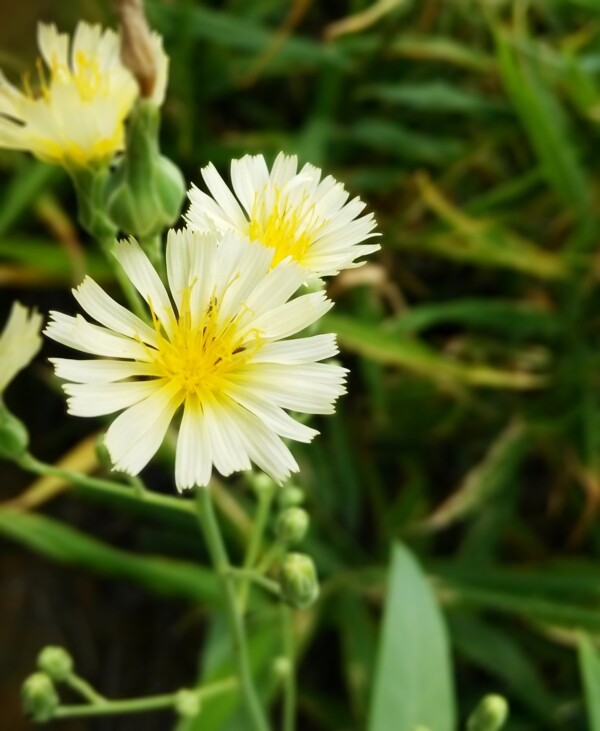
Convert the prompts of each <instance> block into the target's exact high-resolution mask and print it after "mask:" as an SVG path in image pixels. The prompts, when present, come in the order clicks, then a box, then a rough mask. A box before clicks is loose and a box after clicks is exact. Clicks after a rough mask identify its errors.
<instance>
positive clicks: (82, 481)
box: [19, 454, 195, 515]
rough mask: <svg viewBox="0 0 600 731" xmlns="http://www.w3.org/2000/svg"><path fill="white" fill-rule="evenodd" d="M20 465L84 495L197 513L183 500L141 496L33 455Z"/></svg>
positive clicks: (112, 483)
mask: <svg viewBox="0 0 600 731" xmlns="http://www.w3.org/2000/svg"><path fill="white" fill-rule="evenodd" d="M19 465H20V466H21V467H22V468H23V469H25V470H28V471H29V472H33V473H34V474H36V475H49V476H52V477H60V478H62V479H63V480H66V481H67V482H70V483H71V484H73V485H75V486H76V487H77V488H79V489H80V490H81V492H83V493H90V494H92V495H99V494H100V495H109V496H111V497H115V498H118V499H119V500H129V501H131V502H137V503H139V502H144V503H148V504H149V505H155V506H157V507H161V508H167V509H168V510H176V511H177V512H179V513H186V514H187V515H193V514H194V513H195V509H194V505H193V503H192V502H191V501H188V500H184V499H182V498H175V497H170V496H169V495H160V494H159V493H156V492H151V491H150V490H147V491H145V492H144V493H143V495H140V492H139V490H138V489H136V488H132V487H131V486H130V485H125V484H123V483H119V482H111V481H110V480H102V479H100V478H98V477H89V476H88V475H84V474H82V473H81V472H75V471H73V470H67V469H64V468H63V467H55V466H54V465H51V464H46V463H45V462H42V461H40V460H39V459H36V458H35V457H34V456H33V455H31V454H25V455H24V456H23V457H21V459H20V460H19Z"/></svg>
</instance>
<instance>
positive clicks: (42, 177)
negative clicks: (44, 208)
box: [0, 160, 64, 234]
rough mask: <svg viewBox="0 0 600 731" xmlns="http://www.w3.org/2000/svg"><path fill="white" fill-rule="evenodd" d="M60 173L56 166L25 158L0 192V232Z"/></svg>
mask: <svg viewBox="0 0 600 731" xmlns="http://www.w3.org/2000/svg"><path fill="white" fill-rule="evenodd" d="M61 175H62V176H64V173H63V172H62V170H61V169H60V168H57V167H56V166H53V165H45V164H44V163H41V162H38V161H37V160H27V162H26V163H25V164H24V165H23V166H22V167H21V169H20V170H19V171H18V172H17V174H16V175H15V176H14V178H13V179H12V181H11V183H10V185H9V186H8V187H7V188H6V190H5V191H4V192H3V194H2V206H1V207H0V234H4V233H5V232H6V231H7V230H8V229H9V228H10V227H11V226H12V224H13V223H14V222H15V221H16V220H17V219H18V218H19V217H20V216H21V215H22V214H23V213H25V211H26V210H27V209H28V208H29V207H30V206H31V205H32V203H33V202H34V201H35V200H36V198H37V197H38V196H39V195H40V193H42V192H43V191H44V190H45V189H46V188H49V187H50V186H51V185H53V184H55V183H56V182H57V180H58V179H59V178H60V177H61Z"/></svg>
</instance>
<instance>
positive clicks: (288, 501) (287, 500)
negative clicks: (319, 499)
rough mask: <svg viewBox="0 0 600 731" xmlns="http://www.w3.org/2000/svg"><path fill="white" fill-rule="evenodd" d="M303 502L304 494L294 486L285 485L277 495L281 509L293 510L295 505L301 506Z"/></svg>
mask: <svg viewBox="0 0 600 731" xmlns="http://www.w3.org/2000/svg"><path fill="white" fill-rule="evenodd" d="M303 502H304V493H303V492H302V490H301V489H300V488H299V487H295V486H294V485H286V486H285V487H282V488H281V492H280V493H279V504H280V505H281V507H282V508H293V507H295V506H296V505H302V503H303Z"/></svg>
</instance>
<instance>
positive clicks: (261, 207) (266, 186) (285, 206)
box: [186, 153, 380, 279]
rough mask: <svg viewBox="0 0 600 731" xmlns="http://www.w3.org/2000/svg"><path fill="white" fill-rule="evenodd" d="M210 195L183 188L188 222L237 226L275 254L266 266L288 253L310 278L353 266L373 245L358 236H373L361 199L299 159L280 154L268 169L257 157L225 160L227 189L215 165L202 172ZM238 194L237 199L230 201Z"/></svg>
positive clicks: (220, 227) (207, 228)
mask: <svg viewBox="0 0 600 731" xmlns="http://www.w3.org/2000/svg"><path fill="white" fill-rule="evenodd" d="M202 177H203V178H204V182H205V183H206V186H207V187H208V189H209V191H210V193H211V195H212V198H211V196H209V195H207V194H206V193H203V192H202V191H201V190H199V189H198V188H196V187H195V186H194V187H192V189H191V190H190V192H189V194H188V195H189V198H190V202H191V203H190V207H189V209H188V212H187V215H186V219H187V221H188V224H189V226H190V227H191V228H193V229H195V230H198V231H210V230H214V229H216V230H218V231H228V230H232V231H237V232H238V233H239V234H241V235H243V236H246V237H248V238H249V239H250V240H252V241H258V242H259V243H261V244H262V245H263V246H266V247H268V248H269V249H271V250H272V251H273V259H272V266H276V265H277V264H278V263H279V262H280V261H283V260H284V259H286V258H287V257H290V258H291V259H292V260H293V261H295V262H296V263H297V264H298V265H300V266H301V267H303V268H304V269H305V277H306V278H307V279H314V278H317V277H321V276H330V275H333V274H337V273H338V272H339V271H340V270H341V269H347V268H348V267H355V266H359V265H360V263H361V262H356V259H357V258H358V257H359V256H363V255H365V254H370V253H372V252H373V251H377V249H379V248H380V247H379V245H378V244H361V243H360V242H361V241H364V240H365V239H369V238H372V237H373V236H377V235H378V234H377V233H375V232H374V231H373V229H374V228H375V226H376V222H375V220H374V218H373V214H371V213H369V214H367V215H365V216H360V217H359V214H360V213H361V212H362V210H363V209H364V207H365V204H364V203H363V202H362V201H361V200H360V198H353V199H352V200H351V201H349V202H348V198H349V194H348V192H347V191H346V189H345V188H344V186H343V185H342V184H341V183H338V182H337V181H336V180H335V179H334V178H332V177H331V176H327V177H326V178H323V179H322V180H321V170H319V168H316V167H314V166H313V165H309V164H307V165H304V167H303V168H302V169H301V170H300V172H298V158H297V157H296V156H295V155H292V156H287V155H284V154H283V153H280V154H279V155H278V156H277V159H276V160H275V163H274V164H273V167H272V169H271V171H269V169H268V167H267V164H266V162H265V159H264V157H263V156H262V155H254V156H252V155H246V156H245V157H242V158H241V159H240V160H232V162H231V182H232V186H233V190H234V192H235V196H234V195H233V193H232V192H231V191H230V190H229V188H228V187H227V185H226V184H225V182H224V181H223V179H222V178H221V176H220V175H219V173H218V172H217V170H216V168H215V167H214V165H212V164H210V165H207V166H206V167H205V168H204V169H203V170H202ZM236 196H237V199H236Z"/></svg>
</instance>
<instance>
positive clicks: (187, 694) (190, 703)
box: [175, 688, 202, 718]
mask: <svg viewBox="0 0 600 731" xmlns="http://www.w3.org/2000/svg"><path fill="white" fill-rule="evenodd" d="M201 706H202V703H201V701H200V696H199V695H198V692H197V691H195V690H188V689H187V688H183V689H182V690H180V691H178V693H177V696H176V697H175V711H176V712H177V713H178V715H180V716H181V717H182V718H196V716H197V715H198V714H199V713H200V708H201Z"/></svg>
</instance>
